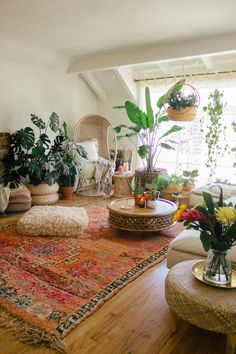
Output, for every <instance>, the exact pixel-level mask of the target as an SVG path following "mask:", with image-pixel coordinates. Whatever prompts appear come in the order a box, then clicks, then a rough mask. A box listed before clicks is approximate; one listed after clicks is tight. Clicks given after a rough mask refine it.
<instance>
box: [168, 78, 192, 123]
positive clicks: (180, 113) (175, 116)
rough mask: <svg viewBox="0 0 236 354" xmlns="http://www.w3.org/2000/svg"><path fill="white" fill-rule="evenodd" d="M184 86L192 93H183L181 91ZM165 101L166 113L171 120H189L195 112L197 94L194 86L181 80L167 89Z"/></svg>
mask: <svg viewBox="0 0 236 354" xmlns="http://www.w3.org/2000/svg"><path fill="white" fill-rule="evenodd" d="M185 86H186V87H190V88H191V90H192V93H190V94H185V93H184V91H183V90H184V87H185ZM165 102H166V103H167V104H168V107H167V113H168V116H169V118H170V119H171V120H174V121H191V120H193V119H194V117H195V116H196V113H197V108H198V105H199V94H198V92H197V90H196V89H195V88H194V87H192V86H191V85H189V84H186V83H185V80H182V81H179V82H178V83H177V84H176V85H175V86H174V89H171V90H170V91H169V93H168V94H167V96H166V100H165Z"/></svg>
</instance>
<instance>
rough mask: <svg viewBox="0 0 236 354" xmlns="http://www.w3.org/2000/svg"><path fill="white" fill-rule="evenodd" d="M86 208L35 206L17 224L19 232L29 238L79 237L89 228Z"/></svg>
mask: <svg viewBox="0 0 236 354" xmlns="http://www.w3.org/2000/svg"><path fill="white" fill-rule="evenodd" d="M88 221H89V219H88V215H87V212H86V210H85V209H84V208H79V207H61V206H34V207H33V208H31V209H30V210H29V211H28V212H26V213H25V215H24V216H23V217H22V218H21V219H20V220H19V221H18V223H17V231H18V232H19V233H20V234H23V235H28V236H79V235H81V234H82V232H83V230H84V229H86V228H87V227H88Z"/></svg>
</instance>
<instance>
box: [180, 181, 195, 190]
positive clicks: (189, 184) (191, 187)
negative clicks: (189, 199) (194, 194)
mask: <svg viewBox="0 0 236 354" xmlns="http://www.w3.org/2000/svg"><path fill="white" fill-rule="evenodd" d="M194 188H195V184H192V183H188V184H187V185H186V186H183V188H182V191H184V192H190V191H191V190H192V189H194Z"/></svg>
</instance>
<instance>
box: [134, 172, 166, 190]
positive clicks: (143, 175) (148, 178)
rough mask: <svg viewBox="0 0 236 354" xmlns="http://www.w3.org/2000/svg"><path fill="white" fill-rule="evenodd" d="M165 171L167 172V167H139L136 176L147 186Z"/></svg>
mask: <svg viewBox="0 0 236 354" xmlns="http://www.w3.org/2000/svg"><path fill="white" fill-rule="evenodd" d="M165 172H167V171H166V169H165V168H156V169H155V170H154V171H148V170H142V169H137V170H135V178H138V179H140V181H141V185H142V186H143V187H145V186H146V184H147V183H152V181H153V180H154V179H155V178H157V177H158V176H159V175H160V174H161V173H165Z"/></svg>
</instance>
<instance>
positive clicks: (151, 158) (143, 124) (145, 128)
mask: <svg viewBox="0 0 236 354" xmlns="http://www.w3.org/2000/svg"><path fill="white" fill-rule="evenodd" d="M173 90H174V88H173ZM164 96H165V95H164ZM164 96H162V97H161V98H160V99H159V100H158V101H157V108H158V111H157V113H156V114H154V112H153V108H152V105H151V99H150V91H149V88H148V87H146V89H145V100H146V112H144V111H143V110H142V109H141V108H140V107H138V106H137V105H136V104H135V103H133V102H131V101H126V102H125V104H124V106H117V107H114V108H123V109H125V110H126V113H127V116H128V118H129V120H130V122H131V123H133V125H131V126H128V125H124V124H122V125H119V126H117V127H115V131H116V133H117V134H120V133H121V131H123V130H126V131H125V133H124V134H123V135H118V139H122V138H127V139H129V140H130V141H131V142H132V144H133V146H134V147H135V149H136V150H137V153H138V155H139V157H140V158H141V160H142V161H143V169H137V170H136V171H135V175H136V176H137V177H140V178H141V184H142V185H143V186H145V185H146V183H151V182H152V181H153V179H154V178H155V177H157V176H158V174H160V173H161V172H164V171H165V169H162V168H159V167H158V168H157V167H156V165H157V162H158V157H159V155H160V152H161V150H162V149H175V148H174V146H173V145H174V144H175V143H176V142H175V141H173V140H170V139H169V137H170V135H171V134H173V133H176V132H178V131H180V130H181V129H182V127H180V126H178V125H173V126H172V127H171V128H169V129H168V130H167V131H166V132H165V133H164V134H161V135H159V128H160V125H161V124H165V123H166V122H168V121H169V117H168V116H167V115H166V111H165V108H164V104H165V100H164Z"/></svg>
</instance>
